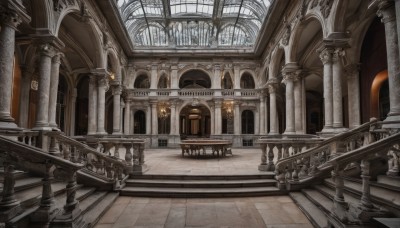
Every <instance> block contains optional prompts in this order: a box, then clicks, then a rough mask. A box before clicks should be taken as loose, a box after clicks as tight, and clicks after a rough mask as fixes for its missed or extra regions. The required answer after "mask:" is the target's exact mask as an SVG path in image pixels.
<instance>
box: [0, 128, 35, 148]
mask: <svg viewBox="0 0 400 228" xmlns="http://www.w3.org/2000/svg"><path fill="white" fill-rule="evenodd" d="M39 134H40V133H39V132H38V131H31V130H23V131H3V132H0V135H3V136H6V137H8V138H14V139H16V140H18V141H19V142H23V143H25V144H27V145H30V146H35V147H38V146H39V144H40V142H39V140H38V138H39Z"/></svg>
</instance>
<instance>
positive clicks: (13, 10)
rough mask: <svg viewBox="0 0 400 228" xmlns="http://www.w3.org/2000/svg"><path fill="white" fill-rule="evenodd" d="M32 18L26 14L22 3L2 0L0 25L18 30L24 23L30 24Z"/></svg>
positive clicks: (13, 0)
mask: <svg viewBox="0 0 400 228" xmlns="http://www.w3.org/2000/svg"><path fill="white" fill-rule="evenodd" d="M30 20H31V17H30V16H29V15H28V14H27V13H26V9H25V7H24V6H23V5H22V3H21V1H15V0H2V3H1V4H0V23H1V24H5V25H8V26H10V27H12V28H13V29H15V30H16V29H17V27H18V25H20V24H21V23H22V22H27V23H28V22H30Z"/></svg>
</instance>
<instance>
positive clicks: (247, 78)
mask: <svg viewBox="0 0 400 228" xmlns="http://www.w3.org/2000/svg"><path fill="white" fill-rule="evenodd" d="M240 88H242V89H254V88H255V83H254V80H253V77H252V76H251V75H250V74H249V73H244V74H243V75H242V77H241V78H240Z"/></svg>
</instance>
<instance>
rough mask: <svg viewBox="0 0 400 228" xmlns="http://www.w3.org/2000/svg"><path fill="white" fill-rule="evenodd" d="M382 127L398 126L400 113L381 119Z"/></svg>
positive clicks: (399, 126)
mask: <svg viewBox="0 0 400 228" xmlns="http://www.w3.org/2000/svg"><path fill="white" fill-rule="evenodd" d="M385 122H386V123H385ZM396 122H397V123H396ZM382 128H400V115H395V116H388V117H387V118H386V119H385V120H384V121H383V124H382Z"/></svg>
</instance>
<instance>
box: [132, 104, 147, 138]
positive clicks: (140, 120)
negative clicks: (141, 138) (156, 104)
mask: <svg viewBox="0 0 400 228" xmlns="http://www.w3.org/2000/svg"><path fill="white" fill-rule="evenodd" d="M133 118H134V121H133V133H134V134H146V113H144V112H143V111H142V110H139V111H136V112H135V115H134V116H133Z"/></svg>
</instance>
